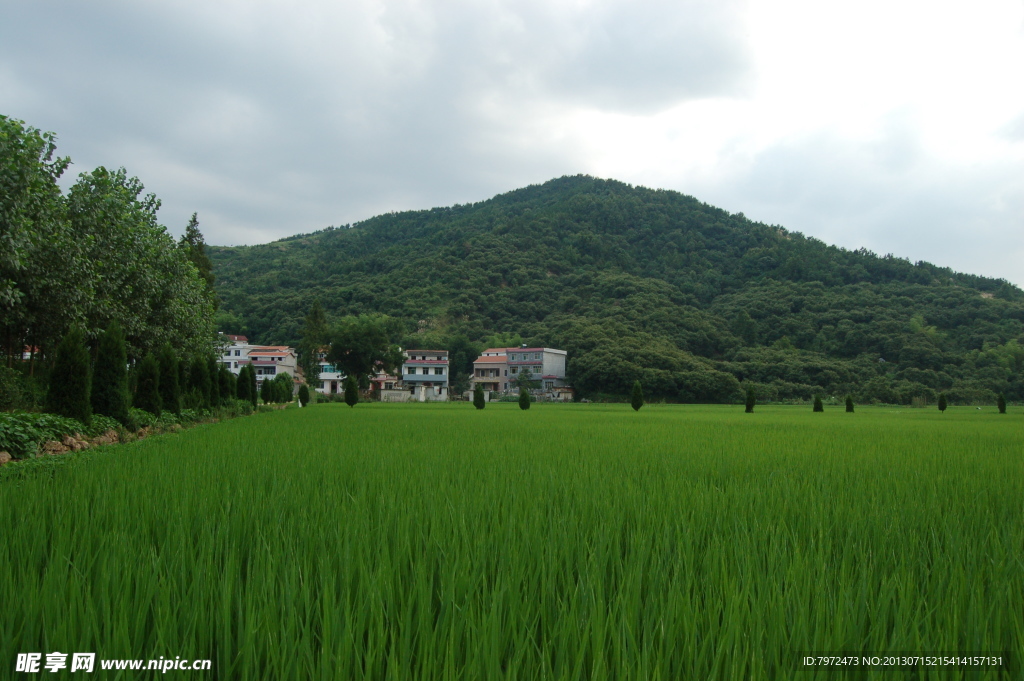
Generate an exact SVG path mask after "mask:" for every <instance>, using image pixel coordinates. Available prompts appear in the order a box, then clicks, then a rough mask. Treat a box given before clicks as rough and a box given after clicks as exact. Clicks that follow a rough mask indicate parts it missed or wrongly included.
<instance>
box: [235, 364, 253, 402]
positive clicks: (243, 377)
mask: <svg viewBox="0 0 1024 681" xmlns="http://www.w3.org/2000/svg"><path fill="white" fill-rule="evenodd" d="M250 371H252V366H251V365H249V364H246V365H244V366H243V367H242V368H241V369H239V371H238V378H237V380H236V381H235V394H236V395H237V396H238V399H240V400H248V401H249V402H250V403H252V404H253V406H255V403H253V399H254V396H253V394H252V393H251V392H250V390H249V372H250Z"/></svg>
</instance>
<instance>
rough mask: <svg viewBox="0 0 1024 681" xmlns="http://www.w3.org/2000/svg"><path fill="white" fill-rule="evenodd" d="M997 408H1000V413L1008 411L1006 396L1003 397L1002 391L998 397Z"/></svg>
mask: <svg viewBox="0 0 1024 681" xmlns="http://www.w3.org/2000/svg"><path fill="white" fill-rule="evenodd" d="M996 408H997V409H999V413H1000V414H1005V413H1006V398H1005V397H1003V394H1002V393H999V396H998V397H997V398H996Z"/></svg>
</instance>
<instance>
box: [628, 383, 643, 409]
mask: <svg viewBox="0 0 1024 681" xmlns="http://www.w3.org/2000/svg"><path fill="white" fill-rule="evenodd" d="M630 404H632V405H633V411H640V407H642V406H644V389H643V387H642V386H641V385H640V381H636V382H634V383H633V399H632V400H630Z"/></svg>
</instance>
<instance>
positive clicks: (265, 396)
mask: <svg viewBox="0 0 1024 681" xmlns="http://www.w3.org/2000/svg"><path fill="white" fill-rule="evenodd" d="M260 399H261V400H263V404H270V403H271V402H273V401H274V382H273V381H271V380H270V379H269V378H266V377H264V378H263V383H261V384H260Z"/></svg>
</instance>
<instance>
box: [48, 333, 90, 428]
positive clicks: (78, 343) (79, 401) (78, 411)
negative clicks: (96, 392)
mask: <svg viewBox="0 0 1024 681" xmlns="http://www.w3.org/2000/svg"><path fill="white" fill-rule="evenodd" d="M91 390H92V376H91V375H90V371H89V351H88V350H86V349H85V335H84V334H83V333H82V331H81V330H80V329H74V330H72V331H69V332H68V334H67V335H66V336H64V338H63V339H62V340H61V342H60V345H58V346H57V356H56V359H54V363H53V369H52V370H51V372H50V390H49V394H48V404H49V410H48V411H50V412H52V413H54V414H57V415H58V416H64V417H66V418H71V419H77V420H79V421H81V422H82V423H85V424H88V423H89V419H90V418H91V417H92V401H91V400H90V394H91Z"/></svg>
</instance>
